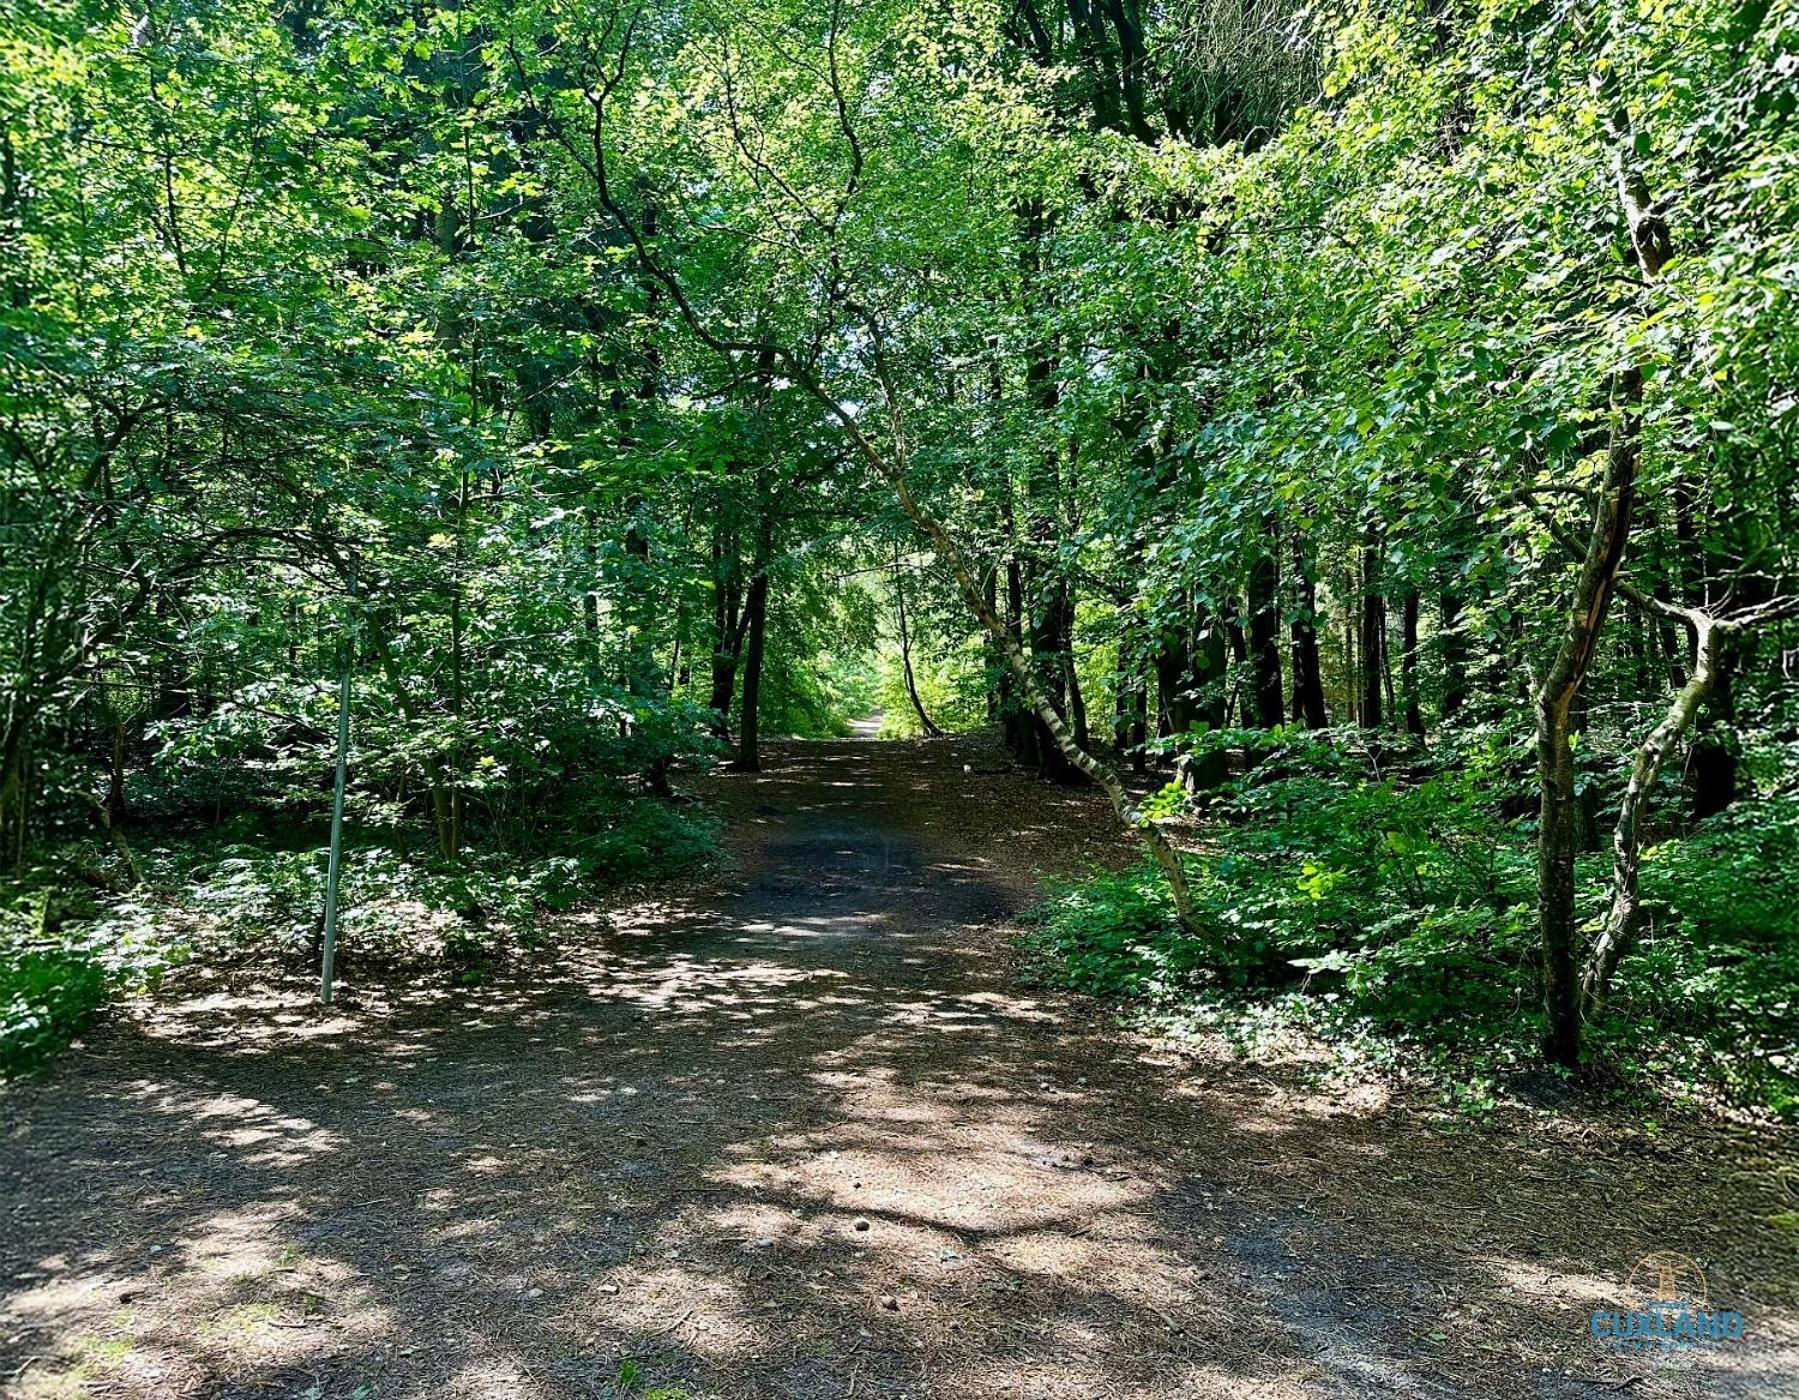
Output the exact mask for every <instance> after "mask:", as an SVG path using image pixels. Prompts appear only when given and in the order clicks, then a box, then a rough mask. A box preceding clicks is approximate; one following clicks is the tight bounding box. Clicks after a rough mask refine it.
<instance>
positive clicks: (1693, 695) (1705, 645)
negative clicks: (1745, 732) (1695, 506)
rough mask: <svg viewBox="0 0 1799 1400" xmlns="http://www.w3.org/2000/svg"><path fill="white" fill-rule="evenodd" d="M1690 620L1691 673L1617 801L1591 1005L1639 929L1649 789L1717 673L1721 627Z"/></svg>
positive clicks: (1640, 751)
mask: <svg viewBox="0 0 1799 1400" xmlns="http://www.w3.org/2000/svg"><path fill="white" fill-rule="evenodd" d="M1691 621H1692V624H1693V633H1694V647H1693V670H1692V673H1691V674H1690V675H1689V676H1688V677H1687V682H1686V684H1685V685H1683V686H1682V687H1681V688H1680V690H1679V691H1678V692H1677V693H1676V694H1675V696H1674V699H1673V700H1672V701H1670V702H1669V705H1668V712H1667V713H1666V714H1665V715H1663V716H1662V720H1661V723H1660V724H1658V725H1656V726H1655V728H1654V729H1652V730H1650V732H1649V735H1648V737H1647V738H1645V739H1644V740H1643V742H1642V743H1641V744H1639V745H1638V746H1637V753H1636V758H1635V760H1634V761H1633V762H1632V764H1631V766H1630V782H1629V783H1628V784H1627V785H1626V787H1625V789H1624V800H1623V802H1621V803H1620V804H1619V807H1618V825H1617V827H1616V828H1615V829H1614V830H1613V832H1612V902H1611V907H1610V908H1609V909H1608V910H1607V911H1606V916H1605V924H1604V926H1603V927H1602V928H1601V929H1600V931H1599V937H1598V938H1597V939H1596V940H1595V941H1594V944H1593V947H1592V950H1591V952H1590V953H1589V955H1588V958H1587V965H1586V970H1585V972H1584V973H1583V974H1582V977H1581V999H1582V1000H1583V1001H1584V1002H1585V1003H1587V1004H1589V1005H1592V1006H1600V1005H1603V1003H1604V1001H1605V995H1606V992H1607V990H1608V989H1609V988H1610V986H1611V980H1612V973H1613V972H1614V971H1616V970H1617V966H1618V961H1619V959H1621V958H1622V957H1623V956H1624V954H1625V953H1626V952H1627V951H1628V950H1629V947H1630V940H1631V939H1632V937H1634V936H1635V933H1636V926H1637V918H1638V914H1639V911H1640V907H1641V906H1640V900H1639V895H1638V875H1639V873H1640V871H1641V866H1642V857H1643V831H1642V822H1643V809H1644V807H1645V806H1646V805H1647V804H1648V800H1649V791H1650V789H1651V788H1653V787H1654V786H1655V780H1656V778H1657V777H1658V776H1660V774H1661V771H1662V766H1663V765H1664V764H1665V763H1666V762H1667V761H1668V755H1669V754H1670V753H1672V752H1673V750H1674V746H1675V745H1676V744H1678V743H1679V742H1680V740H1681V738H1682V736H1684V735H1685V734H1686V732H1687V730H1688V729H1690V728H1691V727H1692V724H1693V719H1694V717H1695V716H1696V715H1697V714H1698V713H1699V706H1700V704H1701V703H1703V701H1704V700H1705V697H1706V695H1707V694H1708V693H1709V692H1710V691H1711V688H1712V685H1713V683H1714V682H1715V680H1716V677H1717V665H1718V634H1719V631H1720V630H1721V629H1720V628H1719V627H1718V625H1717V624H1715V623H1714V622H1713V621H1712V619H1710V618H1708V617H1705V616H1704V615H1702V614H1699V613H1695V614H1693V615H1692V618H1691Z"/></svg>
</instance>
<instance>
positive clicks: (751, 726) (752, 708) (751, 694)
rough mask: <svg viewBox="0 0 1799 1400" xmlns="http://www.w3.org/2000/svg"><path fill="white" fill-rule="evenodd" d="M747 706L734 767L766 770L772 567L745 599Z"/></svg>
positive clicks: (742, 770)
mask: <svg viewBox="0 0 1799 1400" xmlns="http://www.w3.org/2000/svg"><path fill="white" fill-rule="evenodd" d="M743 611H744V617H745V619H746V627H745V637H744V644H743V709H742V713H741V714H740V715H739V717H738V721H737V756H736V757H735V758H734V759H732V760H731V767H732V768H734V769H736V770H737V771H738V772H740V773H759V772H761V771H762V749H761V743H762V655H763V650H764V647H765V645H766V638H767V633H768V570H767V569H758V570H757V571H756V576H755V577H754V578H753V579H751V580H750V587H749V596H748V597H746V598H745V599H744V604H743Z"/></svg>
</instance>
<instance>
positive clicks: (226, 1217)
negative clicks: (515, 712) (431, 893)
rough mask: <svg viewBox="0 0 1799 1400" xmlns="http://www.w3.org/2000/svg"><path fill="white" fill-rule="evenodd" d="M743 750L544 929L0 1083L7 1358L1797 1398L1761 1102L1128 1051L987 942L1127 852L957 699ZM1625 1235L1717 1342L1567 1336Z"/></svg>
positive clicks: (462, 1388)
mask: <svg viewBox="0 0 1799 1400" xmlns="http://www.w3.org/2000/svg"><path fill="white" fill-rule="evenodd" d="M773 763H774V765H775V767H774V771H773V772H771V773H770V774H768V775H765V776H764V777H761V778H759V779H758V778H719V779H715V780H713V782H712V788H713V791H714V794H715V795H716V796H717V797H718V798H719V799H720V800H721V801H722V803H723V804H724V805H725V807H726V808H727V810H728V811H730V812H731V813H733V814H734V818H735V820H734V830H735V832H736V836H735V838H734V840H735V848H736V861H735V864H734V866H733V868H732V869H731V870H730V871H728V872H726V873H725V874H724V875H723V876H721V877H719V878H717V879H716V880H711V881H709V882H708V883H706V884H705V885H704V887H703V888H700V889H697V890H693V891H688V892H684V893H683V895H682V896H681V897H680V898H678V899H675V898H668V899H663V900H659V901H655V902H652V903H649V904H646V905H644V906H642V907H639V908H635V909H628V910H619V911H615V912H613V913H612V914H609V915H596V916H594V917H593V918H592V919H591V920H590V921H589V924H588V926H587V927H585V928H582V929H579V930H574V931H572V932H571V935H570V938H569V939H568V951H567V953H566V955H565V956H564V957H563V958H562V959H560V960H559V961H558V962H557V964H556V965H555V966H554V967H553V968H540V969H537V970H536V971H534V972H533V973H531V974H530V975H528V976H522V977H520V978H519V979H517V980H516V981H515V982H514V983H512V984H509V985H506V986H495V987H487V988H482V989H479V990H475V991H467V990H454V991H452V990H450V989H448V988H442V987H432V988H416V989H412V991H411V992H410V993H409V994H408V995H407V996H406V997H405V998H404V999H403V1000H396V1001H395V1002H394V1003H393V1004H391V1005H384V1004H379V1003H377V1002H376V1001H375V999H374V996H373V993H365V997H366V998H367V1000H366V1001H365V1004H363V1005H362V1006H361V1007H360V1009H357V1008H351V1009H348V1010H346V1011H345V1012H344V1013H342V1014H338V1015H334V1016H321V1015H318V1014H315V1013H312V1012H309V1011H308V1010H307V1009H306V1008H305V1006H304V1003H303V995H304V993H303V990H302V989H301V988H299V987H297V986H296V987H293V988H287V989H280V990H278V991H277V992H274V993H271V994H269V995H268V996H265V997H263V998H260V999H257V998H248V997H238V998H228V997H223V996H217V997H208V998H196V999H194V1000H192V1001H190V1002H188V1003H185V1004H174V1005H168V1004H165V1006H164V1007H163V1008H162V1010H161V1012H160V1013H159V1014H158V1015H156V1016H153V1017H150V1016H147V1017H144V1018H142V1019H140V1020H137V1021H133V1022H125V1023H121V1024H118V1025H116V1026H114V1027H113V1028H112V1029H111V1030H110V1031H108V1032H107V1033H106V1034H104V1035H102V1036H99V1037H97V1038H96V1041H95V1044H94V1045H93V1046H92V1047H91V1048H90V1049H89V1050H88V1051H86V1052H84V1053H82V1054H79V1055H77V1056H75V1057H73V1058H72V1059H71V1060H69V1061H68V1062H67V1063H66V1064H65V1065H64V1066H63V1067H62V1068H61V1069H60V1070H59V1071H58V1073H57V1074H56V1075H55V1076H54V1077H53V1078H52V1079H51V1080H50V1081H48V1082H47V1083H44V1084H41V1085H36V1086H31V1087H29V1088H27V1089H23V1090H18V1091H14V1092H13V1093H12V1094H11V1095H10V1096H8V1097H6V1098H0V1289H3V1291H0V1299H3V1300H4V1307H3V1310H0V1376H7V1375H13V1376H14V1379H13V1381H12V1382H11V1388H12V1390H13V1391H14V1392H16V1393H18V1394H20V1395H29V1396H52V1395H82V1394H92V1395H97V1396H98V1395H107V1396H112V1395H119V1396H157V1397H161V1396H186V1395H206V1396H219V1397H225V1396H231V1397H239V1396H243V1397H248V1396H264V1395H278V1396H306V1397H318V1400H324V1398H325V1397H343V1400H349V1398H350V1397H358V1398H359V1400H362V1398H367V1400H372V1398H373V1397H421V1400H422V1397H477V1396H478V1397H491V1400H510V1397H539V1396H541V1397H551V1396H557V1397H560V1396H595V1395H599V1396H605V1395H612V1394H638V1393H648V1394H652V1395H653V1394H656V1393H657V1392H658V1390H660V1393H661V1394H662V1396H663V1397H664V1400H675V1398H676V1397H693V1400H699V1397H732V1400H735V1398H736V1397H758V1396H798V1397H808V1398H809V1397H877V1396H896V1395H898V1396H957V1397H1001V1396H1006V1397H1020V1398H1021V1400H1048V1397H1071V1398H1072V1400H1097V1398H1098V1397H1108V1396H1117V1397H1133V1400H1135V1398H1136V1397H1155V1396H1165V1397H1173V1396H1183V1397H1197V1396H1268V1397H1289V1396H1308V1397H1320V1400H1324V1398H1325V1397H1339V1396H1359V1395H1367V1396H1412V1395H1416V1396H1441V1395H1459V1396H1470V1397H1500V1396H1594V1397H1597V1396H1614V1395H1617V1394H1619V1393H1627V1394H1630V1395H1632V1396H1684V1395H1693V1396H1698V1395H1706V1396H1710V1395H1726V1394H1737V1395H1754V1396H1776V1395H1792V1394H1796V1393H1799V1382H1796V1381H1795V1377H1799V1321H1796V1319H1795V1314H1794V1312H1793V1311H1792V1303H1793V1292H1794V1289H1795V1286H1796V1284H1799V1264H1796V1263H1795V1254H1794V1240H1795V1236H1794V1235H1793V1234H1792V1233H1791V1232H1790V1231H1789V1232H1786V1233H1783V1232H1782V1231H1781V1230H1780V1229H1779V1228H1777V1227H1776V1226H1775V1225H1773V1224H1770V1223H1768V1221H1767V1217H1768V1216H1770V1215H1773V1214H1775V1213H1776V1212H1777V1211H1779V1210H1780V1209H1781V1208H1782V1202H1781V1201H1780V1199H1779V1195H1778V1192H1779V1187H1778V1186H1777V1184H1776V1179H1775V1171H1776V1168H1777V1166H1778V1164H1777V1163H1775V1162H1773V1161H1771V1160H1770V1159H1769V1151H1770V1149H1769V1148H1768V1147H1767V1145H1766V1144H1765V1143H1762V1144H1760V1145H1757V1144H1756V1143H1754V1142H1749V1141H1745V1140H1740V1139H1738V1138H1736V1137H1734V1136H1732V1135H1730V1134H1727V1133H1724V1132H1722V1131H1719V1132H1716V1133H1712V1134H1709V1135H1707V1136H1705V1137H1703V1138H1701V1137H1695V1136H1691V1135H1686V1136H1680V1137H1677V1138H1676V1139H1675V1140H1673V1141H1662V1142H1646V1141H1644V1140H1643V1139H1641V1138H1640V1137H1629V1136H1627V1135H1625V1134H1624V1133H1623V1132H1622V1131H1621V1129H1620V1128H1619V1127H1618V1125H1607V1124H1599V1125H1596V1126H1595V1125H1593V1124H1591V1123H1588V1124H1587V1125H1585V1126H1583V1127H1581V1128H1580V1129H1578V1130H1576V1129H1575V1128H1574V1127H1572V1126H1569V1125H1568V1124H1566V1123H1563V1124H1560V1125H1558V1124H1557V1123H1554V1122H1545V1123H1543V1124H1540V1125H1538V1126H1536V1127H1534V1128H1532V1129H1531V1130H1529V1131H1522V1130H1508V1131H1505V1132H1492V1133H1477V1132H1472V1131H1465V1130H1464V1131H1460V1132H1445V1131H1444V1130H1443V1128H1442V1127H1441V1126H1440V1125H1437V1124H1433V1123H1430V1122H1428V1121H1426V1119H1425V1118H1424V1117H1423V1116H1421V1115H1419V1114H1416V1113H1414V1112H1411V1111H1409V1110H1407V1109H1405V1108H1404V1107H1403V1106H1401V1105H1398V1104H1395V1103H1392V1102H1389V1101H1387V1100H1386V1098H1385V1096H1384V1095H1383V1094H1381V1093H1380V1092H1378V1091H1376V1090H1374V1089H1366V1088H1365V1089H1364V1090H1362V1091H1359V1092H1355V1093H1349V1094H1335V1095H1333V1094H1330V1093H1326V1092H1323V1091H1319V1090H1314V1089H1308V1088H1307V1087H1306V1085H1305V1084H1304V1082H1303V1081H1302V1080H1301V1079H1299V1078H1298V1077H1297V1076H1296V1075H1294V1074H1292V1073H1276V1072H1273V1071H1268V1070H1263V1069H1258V1068H1256V1067H1254V1066H1237V1065H1229V1064H1219V1065H1207V1064H1202V1063H1197V1062H1193V1061H1183V1060H1181V1059H1178V1058H1177V1057H1174V1056H1172V1055H1168V1054H1163V1053H1159V1052H1157V1051H1156V1050H1155V1049H1154V1048H1153V1047H1150V1046H1147V1045H1146V1044H1144V1043H1142V1042H1140V1041H1137V1040H1134V1039H1132V1038H1129V1037H1125V1036H1120V1035H1118V1034H1116V1033H1114V1032H1112V1031H1110V1030H1109V1029H1108V1028H1107V1022H1106V1018H1105V1017H1104V1015H1103V1013H1102V1011H1101V1009H1099V1008H1094V1007H1090V1006H1086V1005H1084V1004H1080V1003H1076V1002H1072V1001H1069V1000H1067V999H1063V998H1059V997H1056V996H1054V995H1049V994H1044V993H1042V992H1039V991H1035V990H1032V989H1030V988H1028V987H1026V986H1024V985H1023V984H1021V982H1020V981H1019V980H1018V978H1017V977H1016V975H1015V969H1014V967H1013V965H1012V962H1011V958H1010V955H1009V953H1008V952H1007V948H1008V928H1007V921H1008V920H1009V919H1010V918H1011V917H1012V916H1013V915H1014V914H1015V913H1016V911H1017V910H1018V909H1019V908H1020V907H1021V906H1022V905H1023V904H1024V903H1026V902H1027V901H1028V900H1029V898H1030V897H1031V894H1032V886H1031V883H1030V877H1031V874H1032V871H1033V869H1035V868H1038V867H1046V868H1052V869H1053V868H1063V869H1073V868H1078V867H1079V865H1080V864H1081V862H1082V861H1083V859H1086V858H1099V857H1104V856H1106V855H1107V854H1109V853H1115V852H1116V847H1115V846H1113V845H1112V844H1111V842H1110V841H1109V840H1108V839H1107V837H1106V832H1107V831H1108V828H1107V826H1106V818H1105V816H1104V814H1103V812H1102V811H1101V810H1100V809H1098V808H1097V807H1096V806H1095V805H1094V804H1093V802H1092V801H1091V800H1090V799H1089V798H1086V797H1083V796H1078V795H1070V794H1065V793H1058V792H1054V791H1049V790H1046V789H1044V788H1042V787H1040V786H1038V785H1036V784H1034V783H1031V782H1029V781H1027V780H1025V779H1023V778H1020V777H1015V776H1012V775H1007V774H996V773H991V772H986V771H982V770H984V769H986V768H988V767H990V766H992V765H993V758H992V756H991V755H990V754H988V753H986V752H985V751H983V750H980V749H978V748H976V747H974V746H972V745H969V744H965V743H961V742H959V741H942V742H935V743H930V744H918V745H893V744H886V745H883V744H875V743H869V742H865V741H862V740H855V741H848V742H844V743H840V744H814V745H794V746H790V747H785V748H777V749H776V751H775V753H774V755H773ZM965 764H966V765H969V766H972V767H973V768H974V769H975V770H976V771H974V772H972V773H969V772H965V771H964V765H965ZM1083 828H1084V829H1086V830H1088V831H1091V832H1093V833H1095V835H1094V836H1093V837H1092V840H1091V845H1090V847H1089V848H1087V849H1082V847H1081V844H1080V842H1079V841H1078V840H1074V839H1071V838H1070V837H1069V836H1068V835H1067V832H1068V831H1069V830H1081V829H1083ZM1793 1179H1794V1180H1799V1177H1795V1178H1793ZM1785 1208H1786V1209H1789V1210H1790V1209H1793V1206H1792V1205H1791V1204H1790V1203H1788V1204H1787V1205H1786V1207H1785ZM1652 1250H1677V1251H1681V1252H1683V1253H1685V1254H1689V1255H1693V1256H1695V1257H1697V1258H1698V1259H1699V1260H1701V1261H1702V1262H1703V1264H1704V1265H1705V1267H1706V1269H1707V1271H1708V1274H1709V1278H1710V1286H1711V1295H1712V1298H1713V1301H1714V1302H1715V1303H1722V1304H1725V1305H1728V1306H1734V1307H1736V1308H1738V1309H1739V1310H1741V1311H1742V1312H1743V1313H1744V1314H1745V1315H1746V1316H1747V1318H1748V1324H1749V1338H1748V1340H1747V1341H1746V1342H1743V1343H1740V1344H1731V1345H1728V1346H1724V1347H1720V1348H1718V1349H1716V1350H1715V1351H1711V1352H1705V1353H1693V1354H1688V1355H1687V1356H1685V1357H1683V1358H1680V1359H1679V1361H1680V1364H1677V1365H1672V1366H1671V1365H1669V1363H1667V1362H1661V1363H1656V1362H1652V1361H1651V1360H1648V1359H1645V1358H1641V1357H1634V1356H1623V1355H1618V1354H1615V1353H1610V1352H1606V1351H1602V1350H1600V1349H1599V1347H1598V1346H1597V1345H1596V1344H1595V1343H1594V1342H1593V1341H1592V1339H1591V1338H1590V1337H1589V1336H1588V1335H1587V1327H1588V1316H1589V1314H1590V1312H1591V1310H1592V1309H1593V1308H1595V1307H1612V1306H1617V1301H1616V1300H1617V1299H1618V1298H1619V1296H1620V1294H1621V1292H1622V1290H1623V1286H1624V1283H1625V1280H1626V1278H1627V1276H1628V1275H1629V1273H1630V1271H1631V1269H1632V1267H1633V1265H1635V1264H1636V1262H1637V1261H1638V1260H1639V1258H1641V1256H1643V1255H1645V1254H1647V1253H1649V1252H1650V1251H1652ZM21 1367H22V1368H23V1370H22V1371H21V1370H20V1368H21ZM621 1367H622V1368H623V1369H622V1374H621ZM621 1380H622V1381H624V1382H626V1384H625V1385H623V1386H618V1387H616V1388H615V1383H616V1382H619V1381H621ZM4 1388H5V1387H4V1386H0V1389H4Z"/></svg>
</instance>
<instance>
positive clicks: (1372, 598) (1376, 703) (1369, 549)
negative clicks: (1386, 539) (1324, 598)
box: [1357, 525, 1387, 729]
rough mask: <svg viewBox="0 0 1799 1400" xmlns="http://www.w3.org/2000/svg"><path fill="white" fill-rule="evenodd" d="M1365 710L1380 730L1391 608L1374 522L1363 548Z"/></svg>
mask: <svg viewBox="0 0 1799 1400" xmlns="http://www.w3.org/2000/svg"><path fill="white" fill-rule="evenodd" d="M1360 582H1361V594H1362V612H1361V619H1362V622H1361V636H1360V637H1359V639H1358V641H1359V646H1358V647H1357V650H1358V652H1359V654H1360V661H1361V678H1360V679H1361V689H1362V697H1361V698H1362V703H1361V713H1360V715H1359V716H1358V718H1359V719H1360V721H1361V724H1362V727H1363V728H1364V729H1379V728H1380V727H1381V723H1382V721H1383V719H1384V718H1385V714H1384V710H1383V707H1382V703H1381V696H1382V688H1381V687H1382V682H1383V681H1384V679H1385V675H1384V671H1385V661H1386V651H1387V646H1386V640H1387V637H1386V633H1387V607H1386V602H1385V600H1384V599H1383V598H1382V597H1381V592H1380V536H1379V534H1378V533H1377V532H1376V531H1375V528H1374V527H1373V526H1372V525H1370V526H1369V527H1368V531H1367V533H1366V535H1365V536H1364V537H1363V542H1362V549H1361V580H1360Z"/></svg>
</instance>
